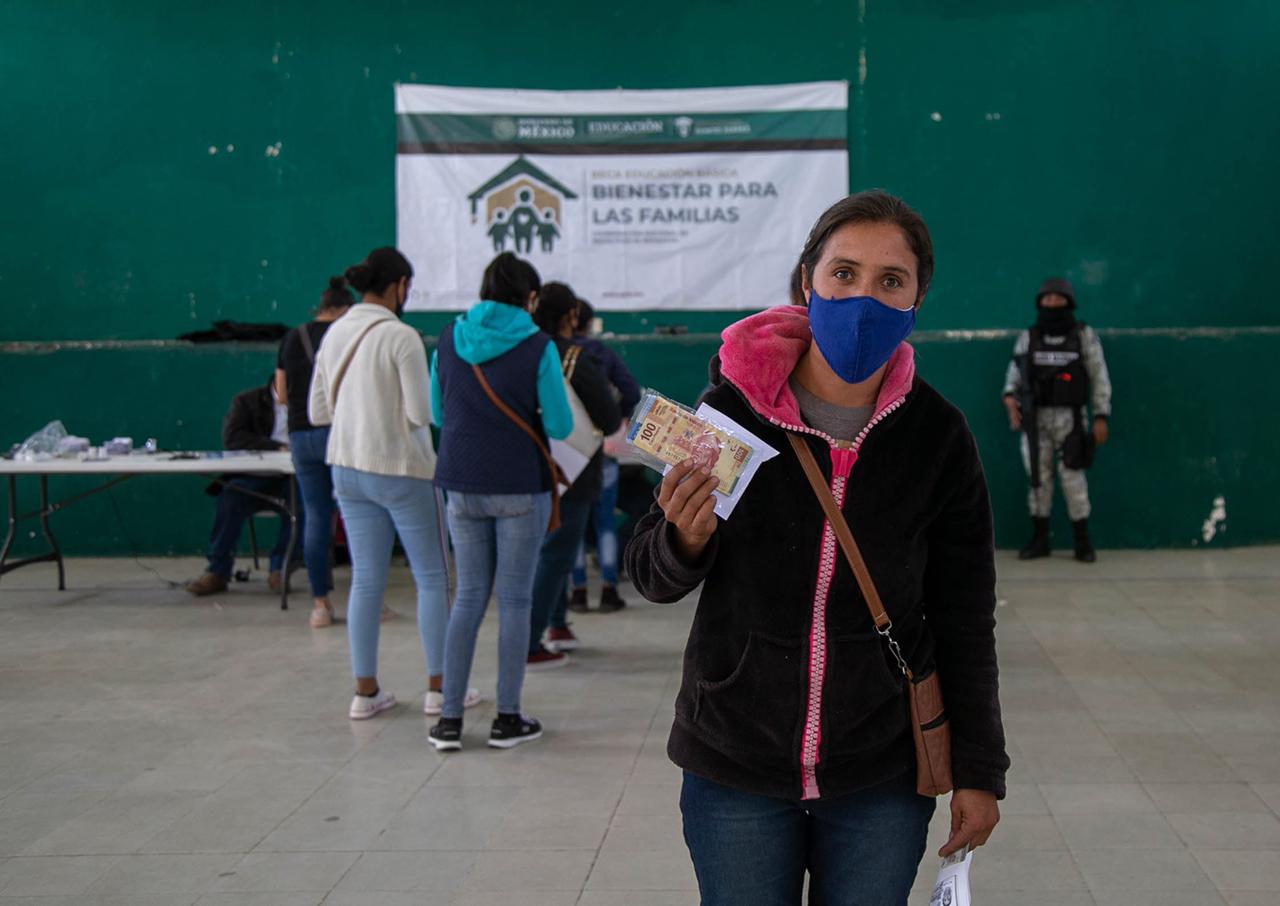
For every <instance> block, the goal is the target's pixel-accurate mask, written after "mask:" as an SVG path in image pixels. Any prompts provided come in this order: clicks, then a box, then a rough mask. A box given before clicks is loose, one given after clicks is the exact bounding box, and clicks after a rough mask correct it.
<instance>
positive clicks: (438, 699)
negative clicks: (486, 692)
mask: <svg viewBox="0 0 1280 906" xmlns="http://www.w3.org/2000/svg"><path fill="white" fill-rule="evenodd" d="M482 701H484V696H483V695H482V694H481V693H480V690H479V689H468V690H467V694H466V695H465V696H464V697H463V699H462V707H464V708H474V707H475V706H476V705H478V704H480V703H481V702H482ZM443 707H444V693H443V692H431V691H428V692H427V697H426V698H425V699H423V702H422V713H423V714H428V715H431V716H432V717H435V716H436V715H438V714H439V713H440V709H441V708H443Z"/></svg>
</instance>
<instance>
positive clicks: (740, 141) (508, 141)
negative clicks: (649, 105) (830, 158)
mask: <svg viewBox="0 0 1280 906" xmlns="http://www.w3.org/2000/svg"><path fill="white" fill-rule="evenodd" d="M847 130H848V120H847V113H846V111H844V110H771V111H760V112H753V113H709V114H708V113H702V114H678V113H656V114H632V115H626V116H614V115H608V116H604V115H595V114H588V115H584V114H577V115H567V116H557V115H536V114H511V115H509V116H502V115H497V116H493V115H485V116H477V115H470V114H467V115H462V114H441V113H402V114H400V115H399V116H398V117H397V124H396V132H397V143H398V145H399V146H400V148H401V151H402V153H414V152H416V153H433V152H435V153H471V154H477V153H484V148H485V146H489V145H492V146H494V151H495V152H498V153H501V151H503V150H506V149H510V148H511V147H512V146H522V145H537V146H539V147H541V148H555V147H565V148H568V147H577V148H583V147H597V146H599V147H601V148H602V149H607V150H603V152H602V153H620V152H622V151H626V150H629V149H634V151H636V152H639V153H642V154H643V153H645V152H646V151H647V150H649V149H650V148H653V147H654V146H661V150H662V151H663V152H666V153H672V152H674V151H678V150H679V146H680V145H681V144H686V143H687V144H689V145H690V146H696V147H690V149H689V150H691V151H699V150H707V149H708V148H707V146H719V145H725V146H733V147H734V148H735V149H739V150H743V149H748V148H749V147H750V146H752V145H754V144H756V143H767V144H768V145H769V146H771V147H773V148H778V147H786V146H790V147H798V148H803V147H814V144H812V143H816V144H817V146H819V147H833V146H834V147H844V144H843V143H844V142H845V141H846V137H847V134H848V132H847ZM655 150H656V148H655ZM551 153H554V152H551ZM561 153H564V152H561ZM578 153H581V152H578Z"/></svg>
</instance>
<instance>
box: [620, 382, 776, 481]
mask: <svg viewBox="0 0 1280 906" xmlns="http://www.w3.org/2000/svg"><path fill="white" fill-rule="evenodd" d="M627 442H628V443H630V444H631V445H632V446H633V447H635V449H636V451H637V452H638V453H639V454H640V458H641V459H643V460H644V461H645V462H646V463H647V464H648V465H650V466H652V467H653V468H655V469H657V470H658V471H659V472H662V471H664V470H665V469H666V468H667V466H678V465H680V464H681V463H683V462H685V461H687V460H690V459H692V460H693V461H694V462H695V463H697V464H698V467H699V468H706V469H710V470H711V474H712V475H714V476H715V477H716V478H717V479H718V480H719V483H718V484H717V485H716V488H715V489H716V490H717V491H719V492H720V493H722V494H732V493H733V489H734V488H735V487H736V486H737V484H738V480H739V479H740V478H741V477H742V474H743V472H744V470H745V469H746V466H747V463H749V462H750V461H751V456H752V454H753V451H752V449H751V446H750V445H749V444H747V443H746V442H745V441H743V440H741V439H739V438H737V437H735V436H734V434H733V432H731V431H728V430H726V429H724V428H721V427H718V426H717V425H714V424H712V423H711V422H710V421H708V420H706V419H704V418H701V417H700V416H698V415H696V414H695V413H694V411H693V410H692V409H689V408H688V407H686V406H682V405H680V404H679V403H677V402H675V401H674V400H671V399H668V398H667V397H665V396H663V395H662V394H661V393H658V392H657V391H656V390H646V391H645V392H644V395H643V396H641V398H640V405H638V406H637V407H636V411H635V415H634V416H633V417H632V419H631V429H630V430H629V431H628V432H627Z"/></svg>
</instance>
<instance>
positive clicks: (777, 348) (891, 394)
mask: <svg viewBox="0 0 1280 906" xmlns="http://www.w3.org/2000/svg"><path fill="white" fill-rule="evenodd" d="M720 338H721V339H722V340H723V341H724V344H723V345H722V346H721V347H720V373H721V375H723V376H724V378H725V379H726V380H728V381H729V382H730V383H732V384H733V385H734V386H735V387H737V388H738V389H739V390H740V391H742V394H743V395H744V396H745V397H746V398H747V402H748V403H750V404H751V408H752V409H755V410H756V412H758V413H759V414H760V415H762V416H764V417H765V418H766V419H768V420H770V421H772V422H774V423H777V424H781V425H783V426H786V427H790V428H800V427H802V426H803V425H804V419H803V418H802V417H801V416H800V404H799V403H798V402H797V401H796V396H795V394H794V393H792V392H791V387H790V386H789V385H788V379H789V378H790V377H791V372H792V371H794V370H795V367H796V364H797V363H798V362H799V361H800V357H801V356H803V355H804V354H805V352H806V351H807V350H808V349H809V344H810V341H811V340H812V339H813V334H812V332H811V331H810V330H809V311H808V309H805V308H802V307H800V306H798V305H779V306H777V307H775V308H769V309H766V310H765V311H762V312H760V313H759V314H756V315H751V316H750V317H749V318H743V319H742V320H741V321H738V322H737V323H736V324H730V325H729V326H728V327H726V328H725V330H724V333H722V334H721V335H720ZM915 375H916V360H915V353H914V352H913V351H912V349H911V344H909V343H906V342H903V343H901V344H899V346H898V348H897V349H895V350H894V351H893V355H892V356H890V357H889V368H888V370H886V371H885V375H884V383H883V384H881V385H880V394H879V396H878V397H877V398H876V411H875V414H874V415H873V416H872V417H873V418H874V416H875V415H879V414H880V413H881V412H882V411H883V410H884V409H886V408H888V407H889V406H891V405H893V404H894V403H896V402H897V401H898V400H899V399H901V398H902V397H904V396H906V395H907V392H908V391H909V390H910V389H911V382H912V381H913V380H914V379H915Z"/></svg>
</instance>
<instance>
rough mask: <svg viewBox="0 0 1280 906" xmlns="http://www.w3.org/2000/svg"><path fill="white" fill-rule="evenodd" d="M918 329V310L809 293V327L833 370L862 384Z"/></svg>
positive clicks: (866, 299)
mask: <svg viewBox="0 0 1280 906" xmlns="http://www.w3.org/2000/svg"><path fill="white" fill-rule="evenodd" d="M915 326H916V310H915V308H914V307H912V308H908V309H907V310H906V311H900V310H899V309H896V308H890V307H889V306H888V305H885V304H884V303H883V302H880V301H878V300H877V299H875V298H874V297H872V296H850V297H849V298H847V299H826V298H823V297H822V296H820V295H818V292H817V290H810V291H809V327H810V329H811V330H812V331H813V339H814V341H815V342H817V344H818V349H819V350H821V352H822V357H823V358H824V359H826V360H827V364H828V365H830V366H831V370H832V371H834V372H835V373H836V374H838V375H840V379H841V380H843V381H845V382H847V383H850V384H861V383H862V382H863V381H865V380H866V379H867V378H869V377H871V375H873V374H875V373H876V370H877V369H878V368H879V367H880V366H881V365H883V364H884V363H885V362H887V361H889V356H891V355H893V351H894V350H895V349H897V348H898V344H899V343H901V342H902V341H903V340H905V339H906V338H907V337H908V336H910V334H911V331H912V330H913V329H914V328H915Z"/></svg>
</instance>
